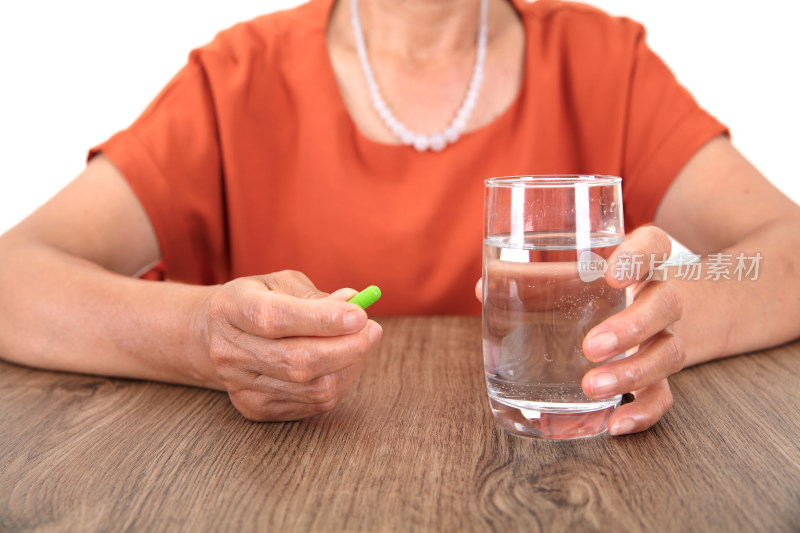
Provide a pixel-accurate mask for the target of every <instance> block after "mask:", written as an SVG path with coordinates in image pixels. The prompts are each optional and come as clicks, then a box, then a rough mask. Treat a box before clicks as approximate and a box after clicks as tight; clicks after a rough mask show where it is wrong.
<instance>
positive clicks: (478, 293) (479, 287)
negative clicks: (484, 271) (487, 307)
mask: <svg viewBox="0 0 800 533" xmlns="http://www.w3.org/2000/svg"><path fill="white" fill-rule="evenodd" d="M475 298H477V299H478V301H479V302H480V303H483V278H480V279H479V280H478V283H476V284H475Z"/></svg>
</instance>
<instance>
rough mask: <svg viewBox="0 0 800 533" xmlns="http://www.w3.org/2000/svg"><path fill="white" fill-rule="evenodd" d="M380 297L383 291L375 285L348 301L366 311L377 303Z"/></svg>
mask: <svg viewBox="0 0 800 533" xmlns="http://www.w3.org/2000/svg"><path fill="white" fill-rule="evenodd" d="M380 297H381V290H380V289H379V288H378V287H376V286H375V285H370V286H369V287H367V288H366V289H364V290H363V291H361V292H359V293H358V294H356V295H355V296H353V297H352V298H350V299H349V300H347V301H348V302H350V303H354V304H356V305H358V306H361V307H363V308H364V309H366V308H367V307H369V306H370V305H372V304H374V303H375V302H377V301H378V299H379V298H380Z"/></svg>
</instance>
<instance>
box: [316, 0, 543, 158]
mask: <svg viewBox="0 0 800 533" xmlns="http://www.w3.org/2000/svg"><path fill="white" fill-rule="evenodd" d="M317 1H318V2H319V3H320V4H321V5H320V7H321V9H322V14H323V17H322V28H321V29H322V34H321V35H322V47H321V48H318V49H319V50H321V52H322V53H323V54H324V61H323V63H324V67H323V70H324V77H325V78H326V79H325V83H326V84H327V85H328V86H330V87H332V88H333V91H334V94H335V95H336V96H335V98H334V99H335V101H336V102H335V104H334V105H335V106H336V111H337V113H341V114H344V116H345V117H346V123H347V127H348V129H349V132H348V133H349V135H348V137H350V138H352V139H354V141H355V143H356V145H357V148H358V151H359V152H363V151H370V152H380V155H382V156H390V155H392V156H396V155H403V154H405V155H408V154H416V155H431V154H434V153H433V152H427V151H426V152H417V151H416V150H414V148H413V147H410V146H405V145H403V144H399V143H384V142H380V141H375V140H373V139H371V138H369V137H368V136H367V135H365V134H364V133H363V132H362V131H361V129H360V128H359V127H358V124H356V122H355V120H353V117H352V115H350V110H349V109H348V108H347V105H346V104H345V102H344V97H343V96H342V92H341V88H340V87H339V82H338V81H337V79H336V74H335V72H334V70H333V65H332V64H331V58H330V54H329V53H328V39H327V31H328V24H329V22H330V17H331V12H332V10H333V5H334V4H335V3H336V1H337V0H317ZM338 1H344V0H338ZM510 3H511V5H512V7H513V8H514V10H515V11H516V12H517V15H518V16H519V17H520V20H521V22H522V26H523V31H524V32H525V43H524V45H523V46H524V47H525V50H524V56H523V74H522V82H521V83H520V86H519V88H518V89H517V94H516V96H515V97H514V99H513V100H512V101H511V104H509V105H508V106H507V107H506V108H505V109H504V110H503V111H502V112H501V113H500V114H499V115H498V116H497V117H495V118H494V119H493V120H491V121H490V122H488V123H487V124H484V125H483V126H481V127H480V128H478V129H475V130H471V131H469V132H466V133H464V134H462V135H461V137H460V138H459V140H458V141H457V142H455V143H454V144H452V145H449V146H448V147H447V148H445V150H444V151H443V152H440V153H446V152H448V151H451V152H452V151H455V150H457V149H458V148H457V147H458V146H463V145H464V144H469V142H470V141H471V140H474V139H477V138H480V137H482V136H490V135H492V132H493V131H494V130H497V129H501V128H503V127H504V126H505V124H506V123H508V122H511V121H513V119H514V117H515V116H517V115H518V112H519V110H520V109H521V108H522V107H523V100H524V95H525V93H526V92H527V87H528V83H529V81H528V76H527V73H528V70H529V69H528V62H529V61H530V58H529V57H528V50H527V48H528V47H527V42H528V39H529V35H528V28H527V26H526V24H525V17H524V16H523V14H522V13H521V11H520V6H519V5H518V2H517V0H510ZM501 131H502V130H501ZM362 149H363V150H362Z"/></svg>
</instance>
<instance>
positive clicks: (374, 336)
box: [369, 322, 383, 344]
mask: <svg viewBox="0 0 800 533" xmlns="http://www.w3.org/2000/svg"><path fill="white" fill-rule="evenodd" d="M381 336H383V328H382V327H381V325H380V324H378V323H377V322H371V323H370V325H369V340H370V341H372V344H375V343H376V342H378V341H379V340H381Z"/></svg>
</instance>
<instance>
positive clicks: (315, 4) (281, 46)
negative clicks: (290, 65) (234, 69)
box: [192, 0, 329, 64]
mask: <svg viewBox="0 0 800 533" xmlns="http://www.w3.org/2000/svg"><path fill="white" fill-rule="evenodd" d="M327 4H328V3H327V2H324V1H319V0H317V1H311V2H309V3H306V4H303V5H301V6H298V7H296V8H293V9H288V10H283V11H276V12H274V13H270V14H268V15H263V16H260V17H257V18H254V19H252V20H249V21H246V22H241V23H239V24H236V25H234V26H232V27H230V28H228V29H226V30H223V31H221V32H219V33H218V34H217V36H216V37H215V38H214V40H213V41H211V42H210V43H209V44H207V45H205V46H203V47H201V48H198V49H196V50H193V51H192V56H193V58H194V59H197V58H200V59H201V60H205V61H209V62H215V63H220V62H222V63H226V64H240V63H242V62H245V63H246V62H248V60H249V59H253V58H258V60H259V61H261V60H263V59H264V58H265V56H266V58H267V59H269V57H270V56H272V57H275V56H276V55H280V54H281V53H282V52H283V51H287V50H294V51H295V52H299V53H302V51H303V50H304V49H305V48H306V47H307V46H308V44H307V43H309V42H316V41H315V38H317V39H318V38H319V37H320V36H322V37H323V38H324V34H325V25H326V22H327V16H328V11H329V6H328V5H327Z"/></svg>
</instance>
